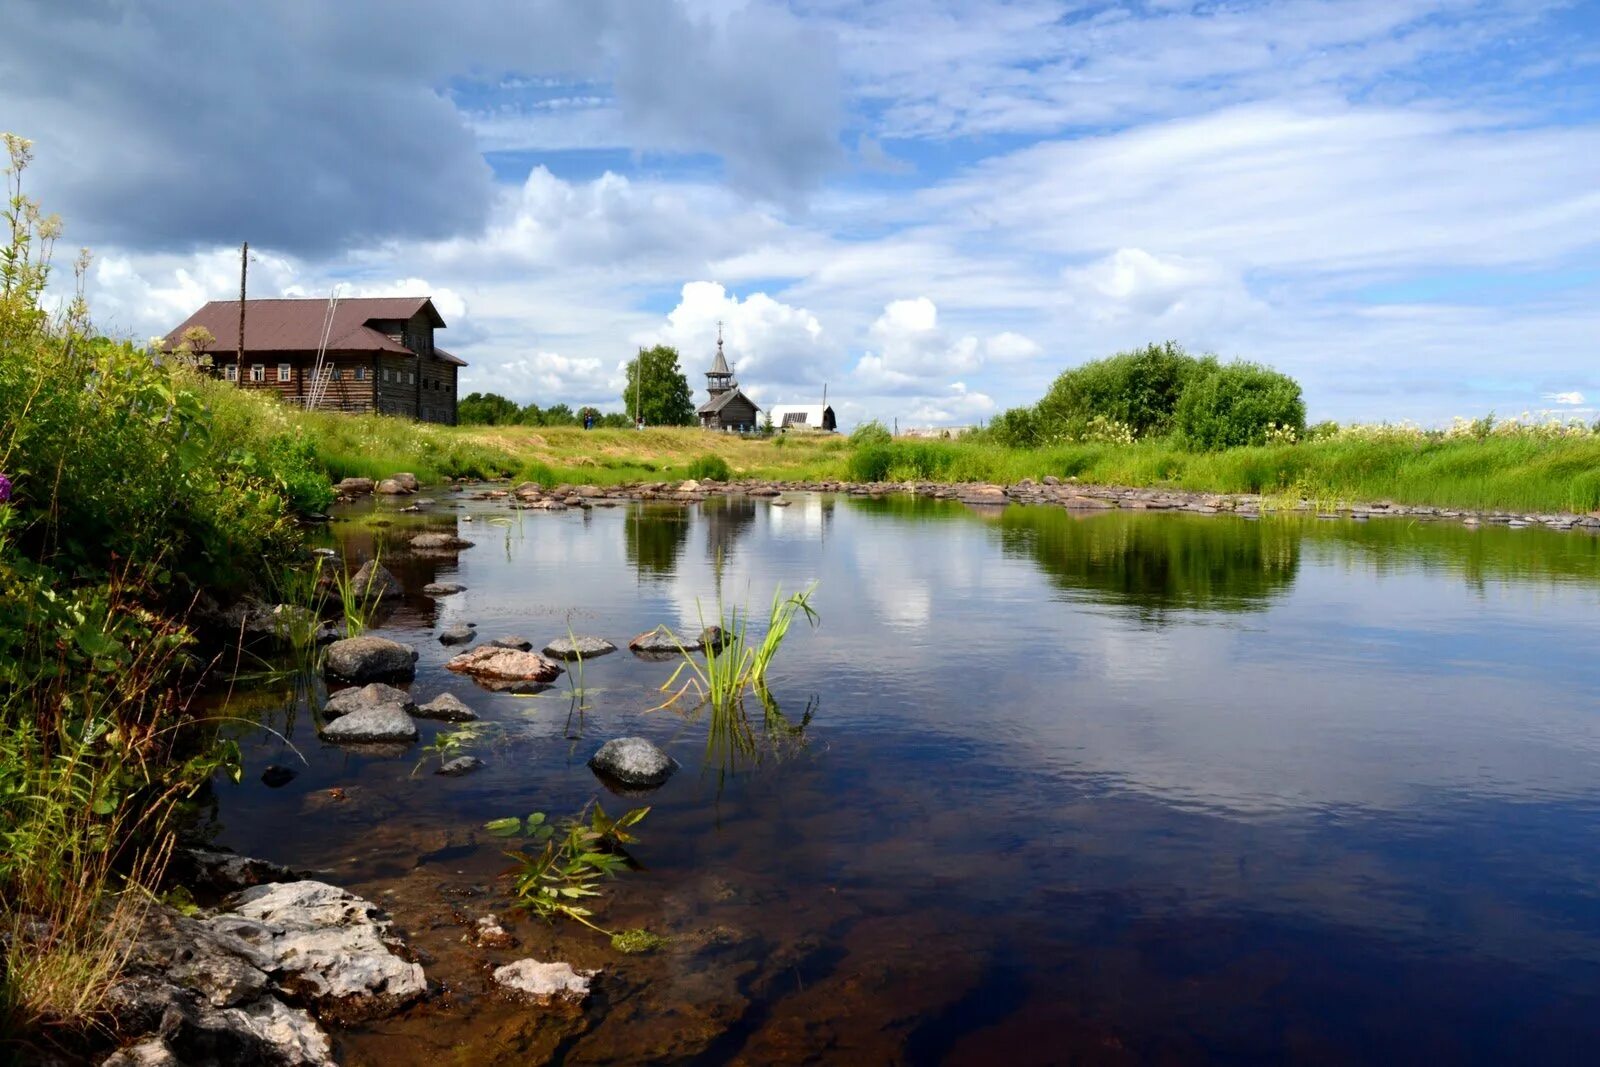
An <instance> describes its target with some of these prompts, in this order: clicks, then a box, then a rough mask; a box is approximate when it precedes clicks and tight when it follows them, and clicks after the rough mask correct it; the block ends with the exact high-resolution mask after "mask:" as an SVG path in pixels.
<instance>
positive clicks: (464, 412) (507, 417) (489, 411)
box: [456, 393, 522, 426]
mask: <svg viewBox="0 0 1600 1067" xmlns="http://www.w3.org/2000/svg"><path fill="white" fill-rule="evenodd" d="M521 411H522V409H521V408H519V407H517V404H516V401H514V400H508V399H507V398H506V397H503V396H501V395H500V394H499V393H468V394H467V395H466V396H464V397H462V398H461V403H460V405H459V406H458V407H457V408H456V418H457V420H458V421H459V422H460V423H461V424H462V425H463V426H504V425H506V424H508V423H513V422H516V421H517V417H518V415H520V414H521Z"/></svg>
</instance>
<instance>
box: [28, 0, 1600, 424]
mask: <svg viewBox="0 0 1600 1067" xmlns="http://www.w3.org/2000/svg"><path fill="white" fill-rule="evenodd" d="M8 21H9V23H10V26H9V29H10V30H11V33H12V36H13V39H14V42H15V43H14V46H13V47H10V48H8V49H7V50H6V55H4V56H3V57H0V87H3V88H0V125H3V126H5V127H6V128H9V129H13V130H15V131H16V132H18V133H21V134H23V135H25V136H29V137H32V138H34V139H35V141H36V142H37V146H36V147H37V152H38V157H39V163H38V165H37V167H36V169H35V173H34V175H33V176H32V177H33V184H32V191H33V192H34V193H35V194H36V195H38V196H39V197H41V198H42V199H43V200H44V201H45V202H46V205H47V206H48V207H50V208H52V209H54V210H58V211H60V212H61V213H62V214H63V215H64V216H65V218H66V220H67V223H68V227H69V228H68V241H69V242H70V243H72V244H86V245H88V246H90V247H92V248H93V249H94V250H95V252H96V254H97V260H96V266H95V268H94V271H93V273H92V275H91V279H90V281H91V285H90V297H91V301H92V303H93V305H94V306H95V308H96V311H97V314H98V315H99V317H100V319H101V321H102V323H104V324H105V325H107V326H108V327H111V328H113V329H116V330H120V331H123V332H126V333H129V334H133V335H136V336H145V335H148V334H153V333H161V332H165V330H166V329H168V328H170V327H171V326H172V325H173V324H175V323H176V322H178V321H180V320H181V319H182V318H184V317H185V316H186V315H187V314H188V313H189V312H190V311H192V310H193V308H194V307H195V306H198V304H199V303H201V302H202V301H204V300H206V299H212V298H222V297H227V296H229V295H231V293H232V292H233V290H234V287H235V286H236V280H235V279H236V258H237V253H236V249H237V243H238V241H240V240H244V239H248V240H250V241H251V245H252V250H253V251H254V252H255V255H256V261H255V263H254V264H253V267H252V270H253V275H252V276H253V279H254V291H255V292H256V293H257V294H259V295H279V294H290V295H311V296H323V295H326V294H327V293H328V292H329V291H330V289H331V288H332V287H333V286H334V285H335V284H342V286H343V291H344V292H345V293H347V294H355V293H374V294H377V293H398V292H428V293H432V294H433V295H434V296H435V298H436V301H437V302H438V303H439V305H440V307H441V310H442V311H443V313H444V315H445V317H446V319H447V320H448V321H449V322H450V324H451V325H450V329H449V332H448V334H447V335H445V336H446V337H447V338H448V341H447V342H446V343H447V344H448V345H449V346H450V347H451V348H452V349H453V350H455V351H457V352H458V353H459V354H460V355H462V356H463V357H465V358H466V359H468V360H469V361H470V362H471V364H472V366H471V369H470V371H469V373H468V377H467V380H466V384H467V387H468V388H477V389H492V390H495V391H499V392H502V393H506V394H507V395H510V396H513V397H515V398H517V399H519V400H524V401H527V400H535V401H538V402H540V403H546V404H547V403H553V402H555V401H557V400H561V401H566V402H568V403H572V404H577V403H585V402H598V403H600V404H601V405H602V406H606V407H615V406H618V405H619V404H620V399H619V397H618V395H617V394H618V393H619V391H620V389H619V386H620V375H619V373H618V367H619V364H620V363H621V361H622V360H624V359H625V358H626V357H627V356H628V355H629V354H630V353H631V352H632V351H633V349H634V348H635V346H637V345H640V344H649V343H654V342H656V341H664V342H667V343H672V344H675V345H677V346H678V348H679V349H680V351H681V352H682V353H683V355H684V363H685V369H686V370H688V371H689V372H690V373H691V375H692V380H693V381H694V383H695V384H696V385H697V386H699V384H700V383H701V381H702V379H701V378H700V377H699V372H700V371H701V370H703V369H704V366H703V365H705V364H707V363H708V362H709V355H710V350H711V348H712V343H713V338H714V336H715V323H716V322H717V321H718V320H719V319H721V320H724V321H725V322H726V323H727V327H726V332H727V337H728V347H729V351H730V354H731V355H732V356H733V358H734V360H735V362H736V366H737V368H738V370H739V373H740V376H741V378H742V380H743V382H744V383H745V384H746V386H747V387H748V389H749V391H750V392H752V394H753V395H755V396H756V397H757V399H758V400H760V401H763V402H766V403H773V402H785V401H788V402H799V401H805V400H810V399H814V398H815V397H816V396H820V393H821V388H822V384H823V383H824V382H826V383H828V387H829V396H830V399H833V400H834V401H835V403H836V406H838V407H839V408H840V410H841V415H842V417H843V421H845V422H846V423H852V422H855V421H857V420H859V419H863V418H868V417H877V418H882V419H884V420H885V421H888V420H890V419H898V420H899V422H900V423H901V425H908V424H939V423H945V424H949V423H967V422H973V421H977V420H981V419H984V418H987V417H989V416H990V415H992V414H994V413H995V412H997V411H999V410H1003V409H1004V408H1006V407H1009V406H1012V405H1015V404H1020V403H1027V402H1030V401H1031V400H1033V399H1034V398H1036V397H1037V396H1038V394H1039V393H1040V392H1042V390H1043V389H1044V388H1045V387H1046V386H1047V385H1048V383H1049V382H1050V380H1051V379H1052V378H1054V377H1055V375H1056V374H1058V373H1059V372H1060V371H1061V370H1063V369H1065V368H1066V367H1069V366H1072V365H1075V364H1077V363H1081V362H1082V361H1084V360H1086V359H1092V358H1095V357H1098V356H1104V355H1108V354H1110V353H1112V352H1115V351H1117V350H1118V349H1120V348H1125V347H1128V346H1132V345H1136V344H1142V343H1144V342H1147V341H1152V340H1165V339H1175V340H1178V341H1181V342H1182V343H1184V344H1186V345H1188V346H1189V347H1190V348H1191V349H1194V350H1197V351H1211V352H1216V353H1218V354H1219V355H1221V356H1223V357H1225V358H1243V359H1252V360H1257V361H1261V362H1266V363H1270V364H1273V365H1275V366H1278V367H1280V368H1282V369H1284V370H1286V371H1289V372H1290V373H1292V374H1294V375H1296V376H1297V377H1298V378H1299V379H1300V380H1301V381H1302V383H1303V384H1304V386H1305V389H1306V394H1307V400H1308V404H1309V407H1310V409H1311V414H1312V417H1313V418H1337V419H1341V420H1384V419H1387V420H1398V419H1405V418H1409V419H1414V420H1417V421H1421V422H1424V423H1435V422H1441V421H1446V420H1448V419H1449V418H1450V417H1452V416H1455V415H1477V414H1481V413H1482V412H1485V411H1488V410H1490V409H1493V410H1495V411H1497V412H1499V413H1500V414H1502V415H1507V414H1515V413H1518V412H1522V411H1525V410H1531V411H1540V410H1553V411H1558V412H1561V413H1576V414H1579V415H1582V416H1586V417H1593V416H1594V415H1595V408H1596V406H1597V405H1596V401H1597V400H1600V369H1597V368H1600V358H1597V357H1600V351H1597V349H1600V310H1597V308H1600V300H1597V297H1600V3H1595V2H1557V3H1547V2H1543V0H1429V2H1422V0H1382V2H1379V0H1283V2H1266V0H1259V2H1252V0H1233V2H1228V3H1202V4H1194V3H1181V2H1176V0H1150V2H1146V3H1132V4H1111V3H1070V2H1047V0H1018V2H1015V3H1005V4H1000V3H976V2H966V0H947V2H942V3H940V2H929V0H922V2H915V3H913V2H908V0H866V2H859V0H852V2H844V0H838V2H834V0H813V2H803V3H802V2H794V3H778V2H748V3H747V2H743V0H639V2H629V0H595V2H593V3H587V4H583V5H573V4H568V3H558V2H553V0H552V2H546V0H479V2H463V3H459V4H454V5H451V6H450V7H449V8H448V9H442V8H440V7H439V6H438V5H436V4H428V3H423V2H421V0H394V2H389V3H384V4H378V3H376V0H365V2H361V0H351V2H347V3H341V4H338V5H302V4H292V3H272V4H263V5H255V6H254V7H253V8H252V9H249V10H239V9H231V10H230V9H229V6H227V5H215V4H211V3H205V2H202V0H150V2H146V3H142V4H138V5H124V4H119V3H113V2H111V0H71V2H66V3H57V2H49V0H21V4H20V7H19V8H17V9H16V10H15V11H14V13H13V14H11V15H9V16H8ZM184 57H194V59H193V62H190V61H189V60H186V59H185V58H184ZM202 60H203V61H202ZM190 69H193V70H194V71H196V72H197V73H196V74H195V75H194V76H192V77H191V76H189V75H188V74H187V73H186V71H188V70H190ZM223 70H226V71H227V77H226V78H222V77H219V76H218V74H219V72H220V71H223Z"/></svg>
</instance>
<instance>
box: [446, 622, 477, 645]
mask: <svg viewBox="0 0 1600 1067" xmlns="http://www.w3.org/2000/svg"><path fill="white" fill-rule="evenodd" d="M477 636H478V631H476V630H474V629H473V628H472V626H471V625H470V624H468V623H464V622H458V623H455V624H453V625H451V626H446V627H445V628H444V629H443V630H440V631H439V643H440V644H441V645H464V644H466V643H467V642H468V641H471V640H472V639H473V638H475V637H477Z"/></svg>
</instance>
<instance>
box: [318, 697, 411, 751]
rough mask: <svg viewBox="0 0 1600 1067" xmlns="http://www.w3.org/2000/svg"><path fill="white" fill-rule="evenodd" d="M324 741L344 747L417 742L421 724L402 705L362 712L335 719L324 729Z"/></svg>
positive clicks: (373, 708)
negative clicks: (342, 744) (340, 744)
mask: <svg viewBox="0 0 1600 1067" xmlns="http://www.w3.org/2000/svg"><path fill="white" fill-rule="evenodd" d="M321 737H322V739H323V740H324V741H334V742H342V743H344V744H384V743H386V742H395V741H415V740H416V739H417V724H416V723H415V722H413V721H412V719H411V716H410V715H408V714H406V709H405V708H404V707H402V706H401V705H399V704H382V705H379V706H377V707H372V708H362V709H361V710H359V711H352V712H351V713H350V714H348V715H345V716H343V717H341V718H338V719H335V720H333V721H332V722H330V723H328V725H326V726H324V727H323V728H322V733H321Z"/></svg>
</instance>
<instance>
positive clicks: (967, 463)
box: [847, 434, 1600, 512]
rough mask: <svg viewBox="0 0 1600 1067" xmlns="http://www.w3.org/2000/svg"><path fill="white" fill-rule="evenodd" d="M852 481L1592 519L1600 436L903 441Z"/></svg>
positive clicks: (875, 448) (855, 466) (866, 454)
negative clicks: (1057, 485) (1173, 492)
mask: <svg viewBox="0 0 1600 1067" xmlns="http://www.w3.org/2000/svg"><path fill="white" fill-rule="evenodd" d="M847 473H848V474H849V475H850V476H851V477H853V478H855V479H857V480H861V481H905V480H927V481H951V482H964V481H982V482H997V483H1001V484H1009V483H1014V482H1017V481H1020V480H1022V479H1023V478H1033V479H1036V480H1037V479H1041V478H1043V477H1045V476H1046V475H1054V476H1056V477H1058V478H1070V477H1075V478H1077V479H1078V480H1079V481H1082V482H1086V483H1093V484H1103V485H1124V486H1134V487H1159V488H1171V489H1185V490H1192V491H1196V492H1215V493H1262V494H1267V495H1283V494H1291V495H1293V494H1299V495H1304V496H1307V497H1309V498H1311V499H1315V500H1322V501H1334V500H1343V501H1346V502H1351V503H1353V502H1359V501H1380V500H1388V501H1393V502H1394V503H1399V504H1431V505H1438V506H1441V507H1458V508H1472V509H1485V510H1494V509H1502V510H1513V511H1570V512H1588V511H1593V510H1595V509H1597V508H1600V437H1596V436H1582V437H1555V438H1551V437H1540V436H1538V435H1534V434H1527V435H1507V436H1503V437H1501V436H1490V437H1488V438H1485V439H1482V440H1479V439H1476V438H1471V437H1463V438H1443V439H1433V438H1428V437H1422V436H1418V437H1415V438H1411V439H1405V438H1402V437H1400V435H1396V436H1395V437H1394V438H1391V439H1368V440H1362V439H1332V440H1317V441H1308V442H1303V443H1301V444H1296V445H1280V446H1273V447H1264V448H1235V449H1228V450H1226V451H1222V452H1188V451H1184V450H1183V449H1180V448H1178V447H1176V446H1174V445H1172V444H1170V443H1167V442H1164V441H1147V442H1140V443H1137V444H1132V445H1093V444H1084V445H1062V446H1056V447H1050V448H1041V449H1019V448H1007V447H1005V446H1002V445H995V444H989V443H979V442H960V441H905V440H898V441H895V442H893V443H892V444H888V445H872V446H868V447H866V448H862V449H858V450H857V451H856V452H855V453H853V454H852V455H851V456H850V457H849V462H848V464H847Z"/></svg>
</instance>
